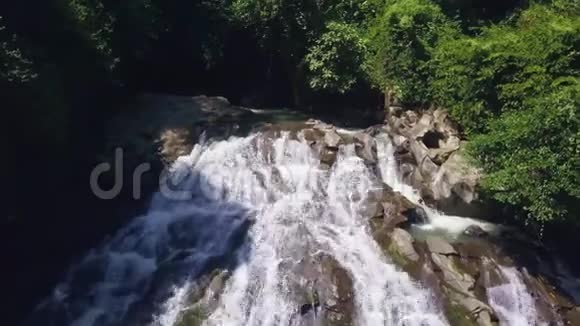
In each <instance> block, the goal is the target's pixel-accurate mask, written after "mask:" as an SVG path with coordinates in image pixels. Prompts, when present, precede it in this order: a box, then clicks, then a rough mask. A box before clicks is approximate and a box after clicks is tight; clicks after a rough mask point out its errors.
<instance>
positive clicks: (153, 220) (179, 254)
mask: <svg viewBox="0 0 580 326" xmlns="http://www.w3.org/2000/svg"><path fill="white" fill-rule="evenodd" d="M190 169H191V168H190V167H181V168H179V169H177V170H176V171H174V172H173V173H172V175H173V176H178V178H177V179H173V178H171V179H170V180H171V181H170V182H169V183H168V186H169V187H167V189H168V190H165V191H163V193H162V192H158V193H156V194H155V195H154V196H153V198H152V200H151V203H150V207H149V209H148V212H147V213H146V214H144V215H142V216H139V217H136V218H135V219H134V220H133V221H132V222H130V223H129V224H128V225H127V226H125V227H124V228H122V229H121V230H119V231H118V232H117V233H116V234H115V235H114V236H113V237H111V238H110V239H107V240H105V241H104V242H103V243H102V245H101V246H99V247H98V248H96V249H94V250H92V251H91V252H89V253H88V254H87V255H86V256H85V257H84V258H83V259H82V260H81V261H80V262H79V263H78V264H76V265H75V266H73V267H72V268H71V269H70V270H69V272H68V273H67V275H66V277H65V279H64V281H63V282H62V283H60V284H59V285H58V286H57V287H56V288H55V289H54V290H53V293H52V295H51V296H50V297H49V298H48V299H47V300H45V301H44V302H43V303H41V304H40V305H39V307H38V308H37V309H36V310H35V311H34V312H33V313H32V314H31V316H29V318H28V319H27V320H26V321H25V322H24V323H23V325H46V326H63V325H79V326H85V325H87V326H89V325H99V326H101V325H144V324H150V323H152V322H155V318H156V317H155V316H158V315H160V314H162V313H163V311H164V309H166V308H165V307H164V304H165V303H166V302H167V300H168V299H169V298H171V297H172V296H173V295H174V291H175V290H176V289H179V288H183V287H184V286H185V285H192V288H195V286H196V282H198V280H200V279H202V278H207V277H208V276H209V275H210V274H211V273H212V272H214V271H216V270H224V269H225V270H233V269H234V268H235V267H236V265H238V264H240V263H242V262H243V261H244V259H246V258H245V257H247V256H248V255H249V252H248V250H249V249H248V248H247V246H244V245H243V244H244V243H246V242H247V240H248V236H249V235H248V230H249V227H250V226H251V224H252V211H251V209H249V208H248V207H247V206H245V205H243V204H242V203H237V202H232V201H230V200H227V199H226V197H227V195H226V194H224V193H220V191H218V190H217V189H214V188H213V187H212V186H211V184H210V183H209V181H208V180H207V178H206V177H205V176H204V175H203V174H202V173H199V172H198V171H196V172H192V171H190ZM175 180H177V181H175ZM226 192H227V190H226Z"/></svg>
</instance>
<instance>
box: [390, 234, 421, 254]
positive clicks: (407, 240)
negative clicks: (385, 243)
mask: <svg viewBox="0 0 580 326" xmlns="http://www.w3.org/2000/svg"><path fill="white" fill-rule="evenodd" d="M414 241H415V240H414V239H413V237H412V236H411V234H409V232H407V231H405V230H403V229H399V228H395V229H394V230H393V232H392V234H391V244H390V246H389V252H394V253H396V254H398V255H400V256H401V257H402V258H403V259H404V260H406V261H407V260H408V261H411V262H418V261H419V254H418V253H417V251H416V250H415V248H414V247H413V242H414Z"/></svg>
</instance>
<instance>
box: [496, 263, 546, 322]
mask: <svg viewBox="0 0 580 326" xmlns="http://www.w3.org/2000/svg"><path fill="white" fill-rule="evenodd" d="M498 268H499V270H500V272H501V276H502V277H503V278H505V281H506V283H505V284H502V285H498V286H494V287H490V288H488V289H487V296H488V298H489V304H490V305H491V307H492V308H493V309H494V310H495V312H496V313H497V316H498V318H499V319H500V322H501V325H509V326H530V325H547V324H546V323H542V322H540V321H539V320H538V313H537V312H536V305H535V301H534V299H533V298H532V296H531V295H530V293H529V292H528V290H527V288H526V285H525V284H524V282H523V281H522V277H521V275H520V273H519V272H518V270H517V269H516V268H514V267H504V266H499V267H498Z"/></svg>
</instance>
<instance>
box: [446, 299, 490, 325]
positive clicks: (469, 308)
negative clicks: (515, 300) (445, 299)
mask: <svg viewBox="0 0 580 326" xmlns="http://www.w3.org/2000/svg"><path fill="white" fill-rule="evenodd" d="M449 296H450V298H451V299H452V300H453V301H454V302H456V303H457V304H459V305H461V306H462V307H463V308H464V309H465V311H466V312H467V313H468V316H469V317H470V318H471V319H473V320H474V321H475V324H476V325H479V326H493V325H494V321H496V320H497V318H496V317H495V315H494V313H493V310H492V309H491V307H490V306H488V305H487V304H485V303H484V302H482V301H480V300H478V299H476V298H474V297H472V296H464V295H462V294H460V293H454V292H452V291H450V293H449Z"/></svg>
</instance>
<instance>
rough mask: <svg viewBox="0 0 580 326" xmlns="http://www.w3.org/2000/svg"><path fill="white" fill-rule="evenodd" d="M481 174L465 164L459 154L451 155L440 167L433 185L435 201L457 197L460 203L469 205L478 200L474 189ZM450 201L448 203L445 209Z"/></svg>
mask: <svg viewBox="0 0 580 326" xmlns="http://www.w3.org/2000/svg"><path fill="white" fill-rule="evenodd" d="M480 177H481V173H480V171H479V170H478V169H476V168H474V167H472V166H471V165H469V164H468V163H467V161H466V160H465V158H464V157H463V156H462V155H461V154H459V153H457V152H456V153H453V154H452V155H451V156H450V157H449V159H447V160H446V161H445V163H443V164H442V165H441V169H440V170H439V171H438V174H437V177H436V179H435V180H436V181H435V182H434V183H433V190H434V194H435V199H437V200H443V199H447V198H452V197H454V196H455V197H457V198H458V199H460V202H464V203H467V204H470V203H471V202H473V201H474V200H476V199H477V198H478V195H477V191H476V187H477V185H478V183H479V180H480ZM450 203H452V201H448V205H447V206H448V207H443V208H446V209H452V208H453V207H449V206H450V205H449V204H450Z"/></svg>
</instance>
